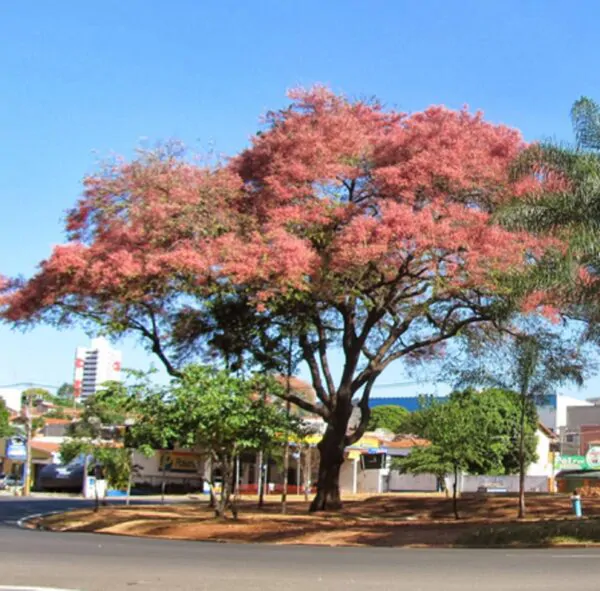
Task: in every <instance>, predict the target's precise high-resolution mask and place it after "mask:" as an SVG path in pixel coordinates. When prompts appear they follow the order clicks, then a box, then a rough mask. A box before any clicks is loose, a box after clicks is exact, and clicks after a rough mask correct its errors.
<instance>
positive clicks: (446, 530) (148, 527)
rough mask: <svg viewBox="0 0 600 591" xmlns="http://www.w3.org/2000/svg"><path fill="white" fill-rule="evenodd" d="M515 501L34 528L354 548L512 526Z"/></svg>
mask: <svg viewBox="0 0 600 591" xmlns="http://www.w3.org/2000/svg"><path fill="white" fill-rule="evenodd" d="M516 505H517V499H516V498H515V497H510V496H499V497H480V496H469V497H465V498H462V499H460V504H459V508H460V512H461V516H462V517H463V519H461V521H458V522H457V521H455V520H454V519H453V514H452V502H451V500H449V499H446V498H443V497H440V496H425V497H424V496H405V495H402V496H400V495H381V496H376V497H367V498H363V499H361V500H351V501H349V502H347V503H346V505H345V508H344V511H343V512H342V513H335V514H334V513H332V514H327V513H325V514H318V515H309V514H308V513H307V505H306V503H304V502H291V503H288V513H287V515H281V513H280V507H279V505H278V504H277V503H274V502H271V503H269V504H267V505H266V507H265V508H264V510H263V511H260V512H259V511H258V510H257V509H256V506H255V503H250V502H248V501H245V502H242V503H241V512H240V518H239V519H238V520H233V519H232V520H226V521H217V520H215V519H214V518H213V517H212V513H211V512H210V511H209V509H208V508H207V506H206V503H186V504H183V505H175V506H173V505H171V506H144V507H139V506H138V507H110V508H102V509H101V510H100V511H99V512H98V513H94V512H93V511H89V510H85V511H73V512H70V513H65V514H62V515H54V516H50V517H47V518H44V519H42V520H39V521H38V522H34V523H32V525H33V526H34V527H35V526H37V527H44V528H47V529H53V530H60V531H93V532H98V533H110V534H119V535H135V536H148V537H161V538H171V539H191V540H205V541H228V542H242V543H243V542H266V543H275V544H326V545H351V546H363V545H366V546H413V547H414V546H440V545H452V544H454V543H455V541H456V539H457V537H458V536H460V535H461V534H463V533H465V532H467V531H473V530H476V529H477V528H478V527H481V525H483V524H490V523H493V524H498V525H501V524H510V523H512V522H514V520H515V514H516ZM527 505H528V519H529V520H532V521H536V520H556V519H565V518H568V517H570V516H571V505H570V499H569V497H568V496H563V495H555V496H549V495H544V496H542V495H539V496H532V497H528V499H527ZM584 510H585V513H586V515H587V516H600V499H598V498H590V499H584Z"/></svg>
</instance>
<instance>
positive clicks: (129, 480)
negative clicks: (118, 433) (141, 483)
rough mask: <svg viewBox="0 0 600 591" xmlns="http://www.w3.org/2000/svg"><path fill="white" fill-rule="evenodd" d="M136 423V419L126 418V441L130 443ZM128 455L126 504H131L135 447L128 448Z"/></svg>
mask: <svg viewBox="0 0 600 591" xmlns="http://www.w3.org/2000/svg"><path fill="white" fill-rule="evenodd" d="M134 424H135V420H134V419H125V443H128V441H127V439H128V435H129V429H131V427H132V426H133V425H134ZM128 452H129V453H128V457H129V476H128V477H127V498H126V499H125V504H126V505H129V503H130V501H131V484H132V480H133V448H129V449H128Z"/></svg>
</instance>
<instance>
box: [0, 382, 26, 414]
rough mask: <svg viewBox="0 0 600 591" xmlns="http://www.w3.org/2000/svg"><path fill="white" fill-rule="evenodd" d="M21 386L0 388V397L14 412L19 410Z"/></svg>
mask: <svg viewBox="0 0 600 591" xmlns="http://www.w3.org/2000/svg"><path fill="white" fill-rule="evenodd" d="M21 392H22V388H0V398H2V399H3V400H4V402H5V403H6V407H7V408H8V409H9V410H12V411H14V412H19V411H20V410H21Z"/></svg>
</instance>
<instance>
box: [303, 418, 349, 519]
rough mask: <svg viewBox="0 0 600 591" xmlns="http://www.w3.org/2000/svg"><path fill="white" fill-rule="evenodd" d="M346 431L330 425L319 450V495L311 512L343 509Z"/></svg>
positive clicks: (314, 500) (313, 502)
mask: <svg viewBox="0 0 600 591" xmlns="http://www.w3.org/2000/svg"><path fill="white" fill-rule="evenodd" d="M345 439H346V429H345V425H344V428H343V429H342V428H340V427H337V428H336V427H334V426H332V425H329V426H328V427H327V431H325V435H324V436H323V439H322V440H321V441H320V443H319V445H318V448H319V452H320V455H321V457H320V460H319V479H318V481H317V494H316V496H315V498H314V499H313V501H312V503H311V505H310V511H311V512H315V511H337V510H339V509H341V508H342V500H341V497H340V468H341V467H342V464H343V463H344V447H345Z"/></svg>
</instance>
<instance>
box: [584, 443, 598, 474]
mask: <svg viewBox="0 0 600 591" xmlns="http://www.w3.org/2000/svg"><path fill="white" fill-rule="evenodd" d="M585 463H586V464H587V467H588V468H589V469H590V470H597V469H598V468H600V447H599V446H597V445H592V447H590V449H588V451H587V453H586V454H585Z"/></svg>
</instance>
